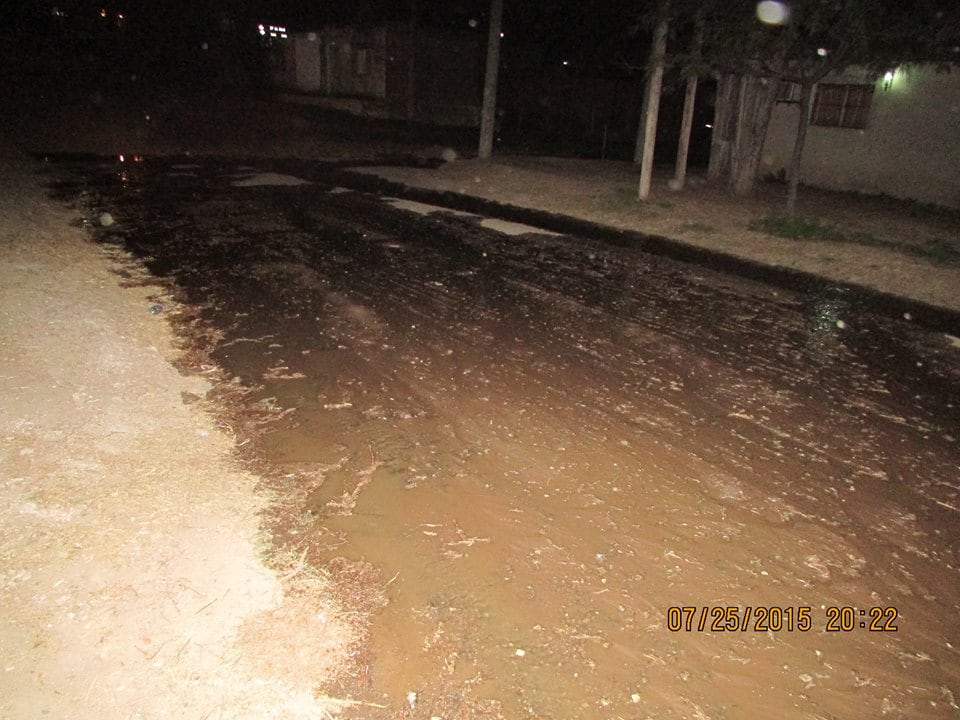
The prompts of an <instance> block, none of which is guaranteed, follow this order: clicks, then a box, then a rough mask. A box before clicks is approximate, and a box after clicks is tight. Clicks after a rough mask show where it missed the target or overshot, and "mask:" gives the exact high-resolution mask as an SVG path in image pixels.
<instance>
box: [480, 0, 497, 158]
mask: <svg viewBox="0 0 960 720" xmlns="http://www.w3.org/2000/svg"><path fill="white" fill-rule="evenodd" d="M502 27H503V0H491V3H490V34H489V35H488V36H487V68H486V72H485V74H484V76H483V107H482V108H481V109H480V149H479V152H478V155H479V157H480V159H481V160H487V159H488V158H489V157H490V155H492V154H493V131H494V127H495V125H496V120H497V74H498V73H499V72H500V31H501V28H502Z"/></svg>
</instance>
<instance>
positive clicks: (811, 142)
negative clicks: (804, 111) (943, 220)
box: [762, 66, 960, 208]
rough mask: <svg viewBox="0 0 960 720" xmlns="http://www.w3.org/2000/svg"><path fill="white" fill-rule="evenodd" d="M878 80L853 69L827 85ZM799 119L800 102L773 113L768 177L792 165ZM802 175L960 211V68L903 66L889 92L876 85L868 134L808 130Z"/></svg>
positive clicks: (827, 184) (807, 179)
mask: <svg viewBox="0 0 960 720" xmlns="http://www.w3.org/2000/svg"><path fill="white" fill-rule="evenodd" d="M873 77H875V76H867V75H866V74H865V73H863V72H857V71H853V72H848V73H846V74H844V75H841V76H838V77H836V78H830V79H828V80H827V81H826V82H831V83H832V82H837V83H847V82H850V83H861V82H870V80H871V79H872V78H873ZM799 115H800V110H799V105H798V104H795V103H777V105H776V107H775V108H774V113H773V118H772V119H771V123H770V129H769V132H768V134H767V140H766V144H765V145H764V153H763V160H762V164H763V170H765V171H766V172H772V173H775V174H776V173H778V172H780V170H781V169H784V168H786V167H787V166H788V165H789V163H790V156H791V154H792V152H793V143H794V139H795V137H796V128H797V122H798V119H799ZM800 178H801V181H802V182H804V183H807V184H810V185H815V186H820V187H826V188H832V189H837V190H854V191H858V192H866V193H886V194H889V195H893V196H896V197H901V198H910V199H914V200H920V201H923V202H931V203H937V204H940V205H947V206H950V207H958V208H960V70H958V69H954V70H953V72H950V73H938V72H936V70H935V68H933V67H932V66H922V67H911V68H899V69H898V70H897V72H896V74H895V76H894V78H893V81H892V82H891V84H890V88H889V89H885V88H884V81H883V79H882V78H881V79H879V80H877V81H876V85H875V90H874V94H873V102H872V105H871V109H870V115H869V118H868V120H867V127H866V128H865V129H863V130H856V129H847V128H834V127H819V126H814V125H811V126H810V127H809V129H808V131H807V141H806V145H805V146H804V151H803V160H802V162H801V169H800Z"/></svg>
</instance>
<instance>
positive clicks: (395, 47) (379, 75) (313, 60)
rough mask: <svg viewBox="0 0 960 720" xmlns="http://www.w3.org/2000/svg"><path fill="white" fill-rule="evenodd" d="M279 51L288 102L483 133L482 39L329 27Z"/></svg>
mask: <svg viewBox="0 0 960 720" xmlns="http://www.w3.org/2000/svg"><path fill="white" fill-rule="evenodd" d="M288 35H289V36H288V37H286V38H283V39H282V40H281V41H280V42H277V43H276V44H275V45H274V46H273V47H272V53H273V55H272V60H273V66H274V67H273V73H274V83H275V84H276V85H277V86H279V87H281V88H284V89H286V90H288V91H290V94H288V95H287V96H286V99H290V100H296V101H298V102H302V103H306V104H312V105H318V106H321V107H328V108H332V109H338V110H343V111H346V112H350V113H353V114H356V115H362V116H366V117H379V118H394V119H410V120H416V121H422V122H431V123H438V124H446V125H465V126H469V125H479V117H480V101H481V92H482V82H483V54H482V48H481V45H480V38H479V36H478V35H475V34H452V33H443V32H439V31H434V30H430V29H425V28H419V29H418V30H417V32H416V34H413V33H412V31H411V30H410V28H408V27H404V26H394V27H378V28H369V29H366V28H353V27H327V28H323V29H321V30H317V31H316V32H300V33H292V34H288Z"/></svg>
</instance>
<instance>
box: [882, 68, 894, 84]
mask: <svg viewBox="0 0 960 720" xmlns="http://www.w3.org/2000/svg"><path fill="white" fill-rule="evenodd" d="M883 81H884V82H893V70H887V71H886V72H885V73H884V74H883Z"/></svg>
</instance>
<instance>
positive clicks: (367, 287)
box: [62, 161, 960, 720]
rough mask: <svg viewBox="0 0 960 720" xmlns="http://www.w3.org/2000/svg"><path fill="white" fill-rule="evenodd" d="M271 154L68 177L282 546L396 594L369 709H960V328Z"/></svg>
mask: <svg viewBox="0 0 960 720" xmlns="http://www.w3.org/2000/svg"><path fill="white" fill-rule="evenodd" d="M259 169H265V168H251V167H242V166H239V165H236V164H231V163H189V164H185V163H179V164H178V163H175V162H166V163H165V162H159V161H152V162H147V163H142V164H140V165H139V166H137V167H132V168H131V167H118V166H117V165H116V164H115V163H110V162H103V163H100V164H95V165H86V166H83V167H79V168H77V171H78V175H76V176H75V177H79V178H83V181H82V182H80V183H77V184H74V185H70V186H65V187H64V188H62V192H64V193H65V194H69V193H74V194H75V195H79V193H80V192H81V191H85V192H87V193H88V194H87V195H86V196H83V197H84V199H83V203H84V207H85V208H86V210H87V212H88V214H89V215H90V217H93V218H96V217H98V215H99V213H101V212H104V211H108V212H110V213H111V214H112V217H113V218H114V219H115V221H116V224H115V225H111V226H110V227H108V228H105V229H101V230H100V231H99V233H98V234H99V237H100V239H101V240H103V241H104V242H107V243H118V242H123V243H125V244H126V246H127V247H129V248H131V249H132V250H133V251H134V252H135V253H136V254H137V256H138V257H140V258H142V259H143V260H144V262H145V263H146V264H147V266H148V267H150V268H151V269H152V271H153V272H154V273H156V274H157V275H158V276H159V277H162V278H163V279H164V282H165V283H166V285H167V286H168V287H170V288H171V289H175V290H176V291H177V292H178V296H179V298H180V299H181V300H182V301H183V302H184V303H185V307H192V308H194V309H195V311H194V312H191V313H190V314H188V315H185V316H184V317H183V318H181V321H180V322H179V326H180V328H181V330H182V331H184V332H191V333H193V337H194V347H195V348H196V349H199V350H200V351H203V352H209V353H210V357H211V358H212V359H213V360H214V361H215V362H216V364H217V365H218V366H220V367H221V368H222V369H223V371H224V372H225V374H226V375H225V379H226V380H228V381H229V384H230V386H231V387H232V388H233V391H232V392H230V393H226V394H225V395H223V397H224V398H226V399H229V400H230V402H231V403H232V407H233V411H232V413H230V414H229V415H228V416H227V417H229V418H230V422H231V423H233V425H232V426H231V431H232V432H235V433H236V434H237V436H238V437H239V438H242V442H244V443H245V445H244V447H245V448H246V450H247V455H246V457H247V459H248V461H249V462H251V463H253V464H255V465H256V467H257V468H258V470H259V471H260V472H261V473H262V474H263V476H264V477H265V478H266V483H267V485H266V486H267V487H268V488H269V489H270V492H271V498H272V502H271V505H270V508H269V509H268V512H267V515H266V527H267V528H268V529H269V532H270V537H271V538H272V539H273V540H274V541H275V542H276V543H277V544H278V547H280V548H282V549H284V550H286V552H287V553H288V554H289V555H290V556H291V557H300V558H303V559H304V560H305V561H310V562H313V563H318V564H323V563H333V565H334V567H335V568H340V569H344V568H354V569H355V568H362V567H367V568H370V569H372V571H373V572H372V574H370V575H368V576H367V577H365V578H354V580H355V582H354V585H353V587H355V588H356V589H357V591H358V592H367V593H369V594H368V595H362V596H359V597H358V599H357V600H358V603H359V604H360V606H361V607H363V608H366V609H372V608H373V606H374V603H372V601H371V600H370V598H371V597H372V595H373V594H374V593H373V592H372V591H371V590H370V588H373V589H374V590H382V591H383V592H384V593H385V594H386V596H387V598H388V600H389V604H388V605H387V606H386V607H385V608H384V609H383V610H382V611H380V612H379V613H378V614H377V615H376V620H375V624H374V626H373V628H372V635H371V643H370V645H369V646H368V650H369V654H368V655H365V656H364V665H363V667H362V668H361V672H359V673H358V674H357V675H356V676H355V677H353V678H352V679H349V680H346V681H345V684H344V685H343V686H342V687H341V689H342V690H344V691H349V692H351V693H354V692H355V693H356V695H355V697H360V698H362V699H363V700H365V701H367V702H368V703H370V704H368V705H366V706H361V707H356V708H353V709H352V710H351V713H352V715H351V716H355V717H378V718H379V717H384V718H386V717H445V718H479V717H484V718H487V717H506V718H515V717H525V716H529V717H556V718H573V717H610V718H617V717H637V718H646V717H657V718H755V717H774V716H775V717H778V718H797V719H798V720H799V719H800V718H810V717H837V718H858V717H864V716H869V717H880V716H885V715H886V716H892V717H902V718H921V717H922V718H930V717H943V718H948V717H954V716H955V714H956V710H957V700H956V695H957V692H958V691H957V688H958V681H960V657H958V654H957V647H958V646H960V638H958V629H960V628H958V625H957V621H956V618H957V617H958V610H960V608H958V598H960V578H958V574H957V571H958V558H957V541H958V539H960V537H958V530H957V523H956V517H957V513H958V512H960V487H958V486H957V483H956V476H957V468H958V466H960V448H958V445H957V437H956V428H957V427H958V426H960V402H958V386H960V385H958V379H960V347H958V345H960V341H958V340H957V339H956V338H954V337H952V336H948V335H945V334H943V333H930V332H925V331H923V330H921V329H918V328H916V327H915V326H914V325H912V324H911V323H910V322H909V321H907V320H905V319H899V320H898V319H890V318H886V317H880V316H877V315H874V314H873V313H872V312H871V310H870V308H869V306H868V305H865V304H864V303H862V302H860V301H859V300H858V298H857V297H856V296H855V295H851V294H850V293H848V292H845V291H842V290H835V291H830V290H828V291H825V292H823V293H821V294H816V295H812V294H808V295H805V294H800V293H791V292H786V291H782V290H776V289H774V288H771V287H768V286H765V285H762V284H757V283H750V282H745V281H740V280H737V279H735V278H731V277H729V276H725V275H721V274H717V273H713V272H710V271H708V270H705V269H702V268H692V267H689V266H684V265H681V264H678V263H674V262H670V261H666V260H663V259H660V258H656V257H652V256H649V255H644V254H643V253H639V252H637V251H635V250H632V249H630V248H624V247H611V246H608V245H603V244H600V243H594V242H591V241H590V240H589V239H587V238H580V237H569V236H557V235H550V234H545V233H540V232H537V231H536V229H535V228H522V227H516V226H509V225H502V224H499V225H498V224H495V223H494V224H491V223H489V222H484V221H482V220H481V219H478V218H472V217H465V216H462V215H451V214H448V213H431V214H427V215H423V214H421V213H424V212H427V211H428V209H425V208H423V207H418V206H416V205H410V204H408V203H400V202H392V203H391V202H386V201H384V200H383V199H381V198H376V197H371V196H366V195H363V194H358V193H353V192H350V191H348V190H346V189H344V188H339V187H331V186H326V185H324V184H323V182H322V177H321V176H320V175H318V176H317V177H315V178H312V179H313V180H315V181H317V182H315V183H313V184H309V183H308V184H297V183H298V180H297V178H292V177H290V176H286V175H282V174H276V173H275V174H272V175H269V174H262V173H258V170H259ZM273 169H274V170H275V169H276V168H273ZM222 392H225V391H222ZM345 574H348V573H346V571H344V572H343V573H342V575H345ZM339 580H340V581H341V582H342V581H343V580H344V577H340V578H339ZM672 608H674V609H672ZM685 608H690V610H686V609H685ZM728 609H729V610H728ZM308 636H309V633H304V637H308ZM381 705H382V706H383V707H379V706H381Z"/></svg>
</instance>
